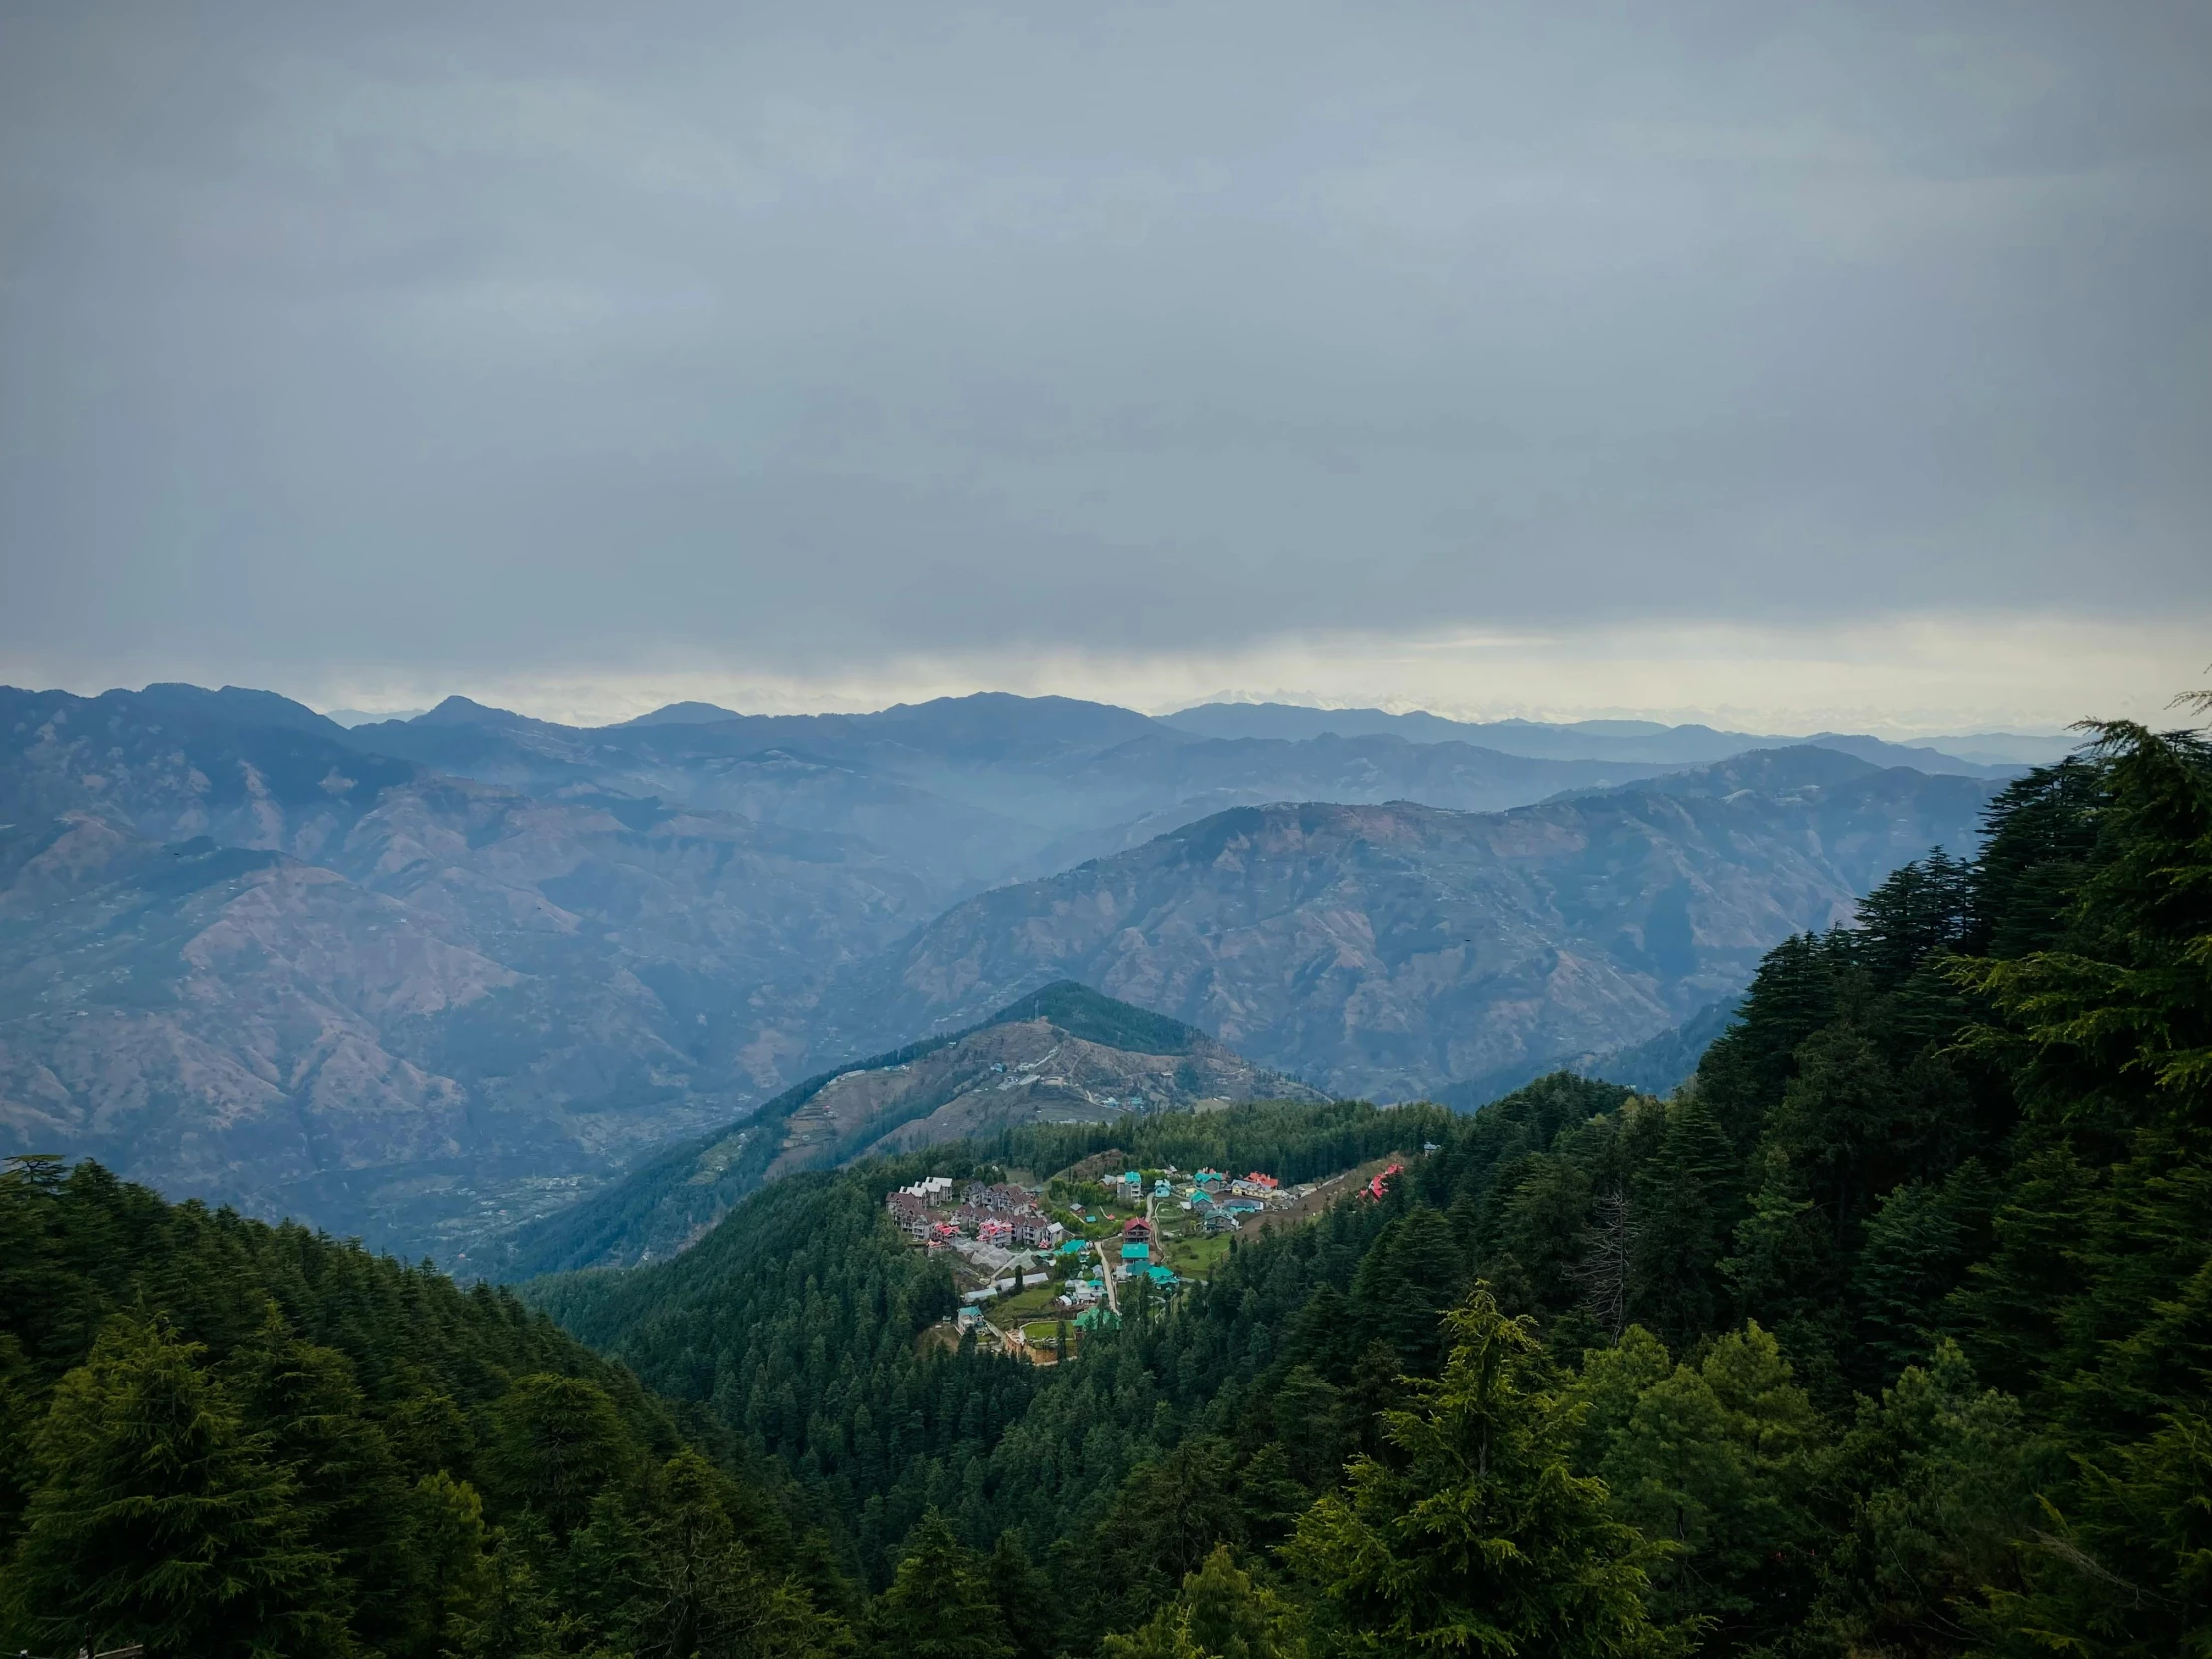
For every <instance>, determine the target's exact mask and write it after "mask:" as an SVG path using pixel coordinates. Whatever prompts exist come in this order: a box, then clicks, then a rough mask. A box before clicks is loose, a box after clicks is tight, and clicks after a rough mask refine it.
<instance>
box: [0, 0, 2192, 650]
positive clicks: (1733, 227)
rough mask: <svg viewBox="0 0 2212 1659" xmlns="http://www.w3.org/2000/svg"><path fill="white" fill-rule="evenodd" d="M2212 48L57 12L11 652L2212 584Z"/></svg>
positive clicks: (1647, 31) (1787, 30) (1429, 618)
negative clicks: (2209, 95) (2208, 459)
mask: <svg viewBox="0 0 2212 1659" xmlns="http://www.w3.org/2000/svg"><path fill="white" fill-rule="evenodd" d="M2208 46H2212V14H2208V13H2207V12H2206V10H2205V8H2203V7H2201V6H2196V5H2182V4H2177V5H2172V6H2161V5H2150V4H2131V5H2123V6H2119V7H2110V8H2103V7H2100V8H2082V7H2079V6H2071V5H2048V6H2022V5H2007V4H1989V5H1963V4H1934V5H1913V6H1907V5H1897V6H1886V5H1865V6H1858V7H1853V8H1849V9H1848V10H1847V9H1842V8H1834V7H1826V6H1818V7H1816V6H1803V7H1788V6H1777V5H1772V4H1757V5H1754V4H1737V3H1734V0H1711V3H1703V0H1689V3H1678V4H1672V5H1657V6H1651V7H1639V8H1617V7H1607V8H1595V7H1591V8H1562V7H1558V6H1552V5H1534V4H1531V5H1526V6H1513V5H1499V6H1483V7H1460V8H1450V7H1444V6H1438V5H1411V4H1362V5H1358V6H1352V5H1346V6H1321V5H1304V4H1296V3H1283V0H1275V3H1270V4H1260V3H1257V0H1253V3H1248V4H1237V5H1175V6H1165V5H1163V6H1109V7H1094V8H1087V9H1086V8H1076V7H1063V8H1049V7H1037V6H1026V7H1014V6H1004V7H997V8H986V7H961V6H942V7H937V6H931V7H914V6H903V5H843V6H840V5H835V4H818V5H809V6H787V7H780V8H749V7H733V6H728V5H712V6H710V5H698V6H690V5H659V6H652V7H621V8H615V7H607V6H604V5H594V6H588V7H587V6H580V5H564V4H539V5H531V6H521V5H514V6H501V7H460V8H456V7H451V6H421V7H410V6H404V5H385V6H378V7H372V8H370V7H355V8H339V7H300V6H277V5H271V6H260V5H245V4H238V3H235V0H233V3H225V0H216V3H211V4H204V5H198V6H194V7H190V8H179V7H176V6H173V5H143V6H132V5H103V6H99V7H83V6H74V7H34V6H31V5H21V4H19V5H17V6H14V7H12V8H10V9H9V10H8V11H7V12H6V13H5V14H4V20H0V571H4V574H5V577H6V586H7V590H8V593H9V596H10V601H9V603H8V604H6V605H5V606H0V653H5V654H7V655H8V656H11V657H13V658H15V659H17V660H18V661H23V662H36V663H37V664H39V665H40V666H42V667H44V666H49V665H53V664H56V663H59V664H62V665H63V666H64V667H65V668H66V667H67V665H68V664H70V663H71V662H81V663H84V664H86V665H88V666H87V667H86V669H85V670H84V672H86V673H94V672H98V671H99V669H100V668H102V667H104V666H105V665H108V664H111V663H115V662H119V661H123V660H126V659H130V658H133V657H136V658H138V659H141V660H145V661H148V662H154V661H156V660H157V659H161V658H163V654H164V653H165V652H166V653H172V654H173V653H174V652H175V651H176V650H177V648H178V642H179V641H181V640H189V641H193V642H196V649H197V650H198V651H199V654H200V657H201V659H202V660H206V659H207V658H208V657H210V656H220V657H224V658H226V660H235V661H236V662H237V663H238V664H239V667H238V668H237V669H236V670H235V671H234V672H231V673H230V674H229V677H232V678H252V677H254V676H255V675H257V674H258V675H260V676H261V677H263V678H268V679H275V678H279V677H281V676H282V675H283V674H285V673H297V672H303V671H304V670H305V669H306V667H308V666H309V665H314V664H323V663H330V662H339V663H345V664H354V665H369V666H373V665H377V664H394V663H397V664H436V663H450V662H468V663H473V664H477V665H484V666H489V667H493V668H498V669H501V670H504V671H513V672H528V671H532V670H543V669H547V668H550V667H553V666H556V665H574V664H584V665H587V666H588V665H590V664H594V663H598V664H606V665H626V664H636V663H638V662H640V661H650V660H652V659H654V657H655V656H656V655H657V654H664V653H678V654H682V655H684V656H685V657H686V658H687V660H693V661H702V660H729V661H738V662H744V663H748V664H755V665H766V666H767V667H769V668H772V669H774V670H776V671H778V672H792V673H805V672H809V671H816V670H821V671H830V670H836V669H841V668H845V667H848V666H849V665H850V664H852V663H853V662H854V661H856V660H862V659H866V658H868V657H871V656H875V655H878V654H881V653H883V652H885V651H897V650H902V649H925V650H928V651H930V652H934V653H938V654H940V655H943V654H951V655H957V654H958V653H960V652H961V651H963V650H974V651H977V652H984V651H1000V650H1003V649H1004V648H1005V646H1006V645H1007V643H1008V642H1009V641H1010V640H1012V641H1030V642H1034V643H1035V644H1036V645H1037V646H1038V647H1039V649H1060V648H1067V649H1074V650H1092V651H1109V652H1134V653H1142V652H1146V651H1154V652H1168V653H1173V652H1203V651H1209V650H1219V649H1233V648H1238V647H1240V646H1243V645H1246V644H1249V643H1251V642H1254V641H1259V640H1264V639H1267V638H1269V637H1272V636H1277V635H1281V634H1284V633H1287V632H1288V633H1308V634H1312V633H1316V632H1326V631H1328V630H1331V629H1352V630H1361V631H1364V632H1365V633H1367V634H1370V635H1382V636H1387V635H1390V634H1393V633H1415V632H1419V631H1422V630H1433V629H1435V628H1437V627H1439V626H1454V627H1457V626H1464V627H1513V626H1531V627H1533V626H1544V627H1553V628H1556V627H1558V626H1561V625H1563V624H1571V623H1575V622H1578V621H1587V622H1591V623H1617V622H1619V621H1621V620H1622V619H1626V618H1636V617H1653V618H1671V619H1683V620H1690V621H1715V620H1717V621H1740V622H1750V623H1771V624H1774V625H1778V626H1795V625H1801V624H1804V623H1807V622H1809V621H1813V620H1817V619H1822V618H1835V617H1845V618H1849V617H1868V616H1880V615H1883V614H1887V613H1892V612H1907V611H1910V612H1936V613H1944V612H1951V613H1967V614H1971V613H1979V612H1987V611H2014V612H2017V611H2060V612H2085V613H2092V614H2095V615H2099V616H2102V617H2105V618H2108V619H2116V620H2121V621H2124V620H2126V619H2127V618H2130V617H2145V618H2148V617H2151V616H2163V617H2169V618H2170V617H2171V616H2173V615H2175V614H2177V613H2182V614H2201V613H2203V612H2204V611H2206V610H2207V608H2208V607H2212V557H2208V556H2207V550H2206V529H2207V526H2208V524H2212V468H2208V467H2207V466H2206V465H2205V462H2204V457H2205V453H2206V451H2207V448H2208V442H2207V439H2208V433H2212V424H2208V418H2207V417H2208V414H2212V406H2208V405H2212V323H2208V316H2207V311H2208V307H2207V302H2206V296H2207V295H2208V294H2212V258H2208V254H2212V236H2208V230H2212V226H2208V219H2212V167H2208V161H2212V101H2208V100H2207V99H2206V98H2205V96H2204V94H2203V87H2204V85H2205V84H2206V74H2207V71H2208V69H2212V51H2208V50H2207V48H2208ZM95 665H97V666H95Z"/></svg>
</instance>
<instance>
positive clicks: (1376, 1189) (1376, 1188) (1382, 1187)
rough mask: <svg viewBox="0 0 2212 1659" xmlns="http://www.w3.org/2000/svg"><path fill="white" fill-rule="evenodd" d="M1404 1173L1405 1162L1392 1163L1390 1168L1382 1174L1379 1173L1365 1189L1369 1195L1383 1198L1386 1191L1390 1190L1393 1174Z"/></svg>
mask: <svg viewBox="0 0 2212 1659" xmlns="http://www.w3.org/2000/svg"><path fill="white" fill-rule="evenodd" d="M1404 1173H1405V1166H1404V1165H1403V1164H1392V1165H1391V1166H1390V1167H1389V1168H1388V1169H1386V1170H1383V1172H1382V1173H1381V1174H1379V1175H1377V1176H1376V1178H1375V1179H1374V1180H1372V1181H1370V1182H1369V1183H1368V1184H1367V1187H1366V1189H1365V1190H1366V1192H1367V1195H1368V1197H1370V1198H1378V1199H1379V1198H1381V1197H1382V1196H1383V1194H1384V1193H1386V1192H1388V1191H1389V1190H1390V1177H1391V1176H1393V1175H1402V1174H1404Z"/></svg>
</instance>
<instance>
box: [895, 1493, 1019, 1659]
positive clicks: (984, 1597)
mask: <svg viewBox="0 0 2212 1659" xmlns="http://www.w3.org/2000/svg"><path fill="white" fill-rule="evenodd" d="M869 1624H870V1628H871V1631H872V1633H873V1638H874V1648H875V1651H876V1652H877V1653H880V1654H883V1655H886V1656H889V1655H903V1656H905V1659H1013V1654H1014V1643H1013V1639H1012V1637H1011V1636H1009V1635H1008V1634H1007V1630H1006V1621H1005V1619H1004V1617H1003V1616H1002V1615H1001V1614H1000V1613H999V1610H998V1604H997V1603H996V1602H995V1601H993V1600H992V1598H991V1587H990V1582H989V1578H988V1576H987V1574H986V1572H985V1570H984V1567H983V1563H982V1562H981V1561H980V1560H979V1559H978V1558H977V1557H976V1554H975V1552H974V1551H973V1550H971V1549H968V1548H966V1547H964V1546H963V1545H962V1544H961V1543H960V1541H959V1539H957V1538H955V1537H954V1536H953V1535H952V1528H951V1527H950V1526H949V1525H947V1524H946V1522H945V1518H944V1516H943V1515H942V1514H940V1513H939V1512H938V1511H936V1510H935V1509H931V1510H930V1511H929V1512H928V1513H927V1514H925V1515H923V1516H922V1518H921V1520H920V1521H919V1522H918V1523H917V1524H916V1525H915V1527H914V1530H913V1532H912V1534H911V1535H910V1536H909V1537H908V1538H907V1540H906V1553H905V1557H904V1558H903V1559H902V1560H901V1561H900V1562H899V1563H898V1572H897V1574H896V1576H894V1577H893V1578H892V1580H891V1585H890V1588H889V1589H887V1590H885V1591H884V1592H883V1594H882V1595H881V1596H879V1597H878V1598H877V1599H876V1603H875V1607H874V1609H873V1611H872V1613H871V1614H870V1617H869Z"/></svg>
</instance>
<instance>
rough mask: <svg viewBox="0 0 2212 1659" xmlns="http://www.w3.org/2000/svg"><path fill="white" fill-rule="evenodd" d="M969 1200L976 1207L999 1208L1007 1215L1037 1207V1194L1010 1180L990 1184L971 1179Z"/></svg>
mask: <svg viewBox="0 0 2212 1659" xmlns="http://www.w3.org/2000/svg"><path fill="white" fill-rule="evenodd" d="M967 1201H968V1204H969V1206H970V1207H971V1208H974V1209H978V1210H997V1211H1000V1212H1002V1213H1003V1214H1006V1215H1015V1214H1018V1213H1019V1212H1021V1211H1023V1210H1031V1209H1034V1208H1036V1203H1037V1196H1036V1194H1034V1193H1032V1192H1030V1191H1028V1190H1027V1189H1026V1188H1022V1187H1017V1186H1015V1185H1014V1184H1013V1183H1012V1182H1009V1181H994V1182H992V1183H991V1184H990V1185H989V1186H985V1185H984V1184H983V1183H982V1182H980V1181H970V1182H969V1183H968V1188H967Z"/></svg>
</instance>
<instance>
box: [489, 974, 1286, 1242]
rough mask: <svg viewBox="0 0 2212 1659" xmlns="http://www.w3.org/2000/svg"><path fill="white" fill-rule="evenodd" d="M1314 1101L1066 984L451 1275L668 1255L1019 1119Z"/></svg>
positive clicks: (900, 1054)
mask: <svg viewBox="0 0 2212 1659" xmlns="http://www.w3.org/2000/svg"><path fill="white" fill-rule="evenodd" d="M1323 1098H1324V1097H1323V1096H1322V1095H1320V1094H1319V1093H1317V1092H1316V1091H1315V1090H1313V1089H1309V1088H1307V1087H1306V1086H1305V1085H1303V1084H1300V1083H1296V1082H1293V1081H1291V1080H1290V1079H1289V1078H1286V1077H1281V1076H1278V1075H1276V1074H1275V1073H1273V1072H1268V1071H1264V1070H1262V1069H1261V1068H1259V1067H1257V1066H1255V1065H1253V1064H1251V1063H1250V1062H1249V1061H1247V1060H1244V1059H1242V1058H1241V1057H1239V1056H1238V1055H1237V1054H1235V1053H1233V1052H1231V1051H1230V1050H1229V1049H1227V1048H1225V1047H1223V1046H1222V1045H1221V1044H1220V1043H1218V1042H1216V1041H1215V1040H1214V1039H1213V1038H1211V1037H1209V1036H1208V1035H1207V1034H1206V1033H1205V1032H1203V1031H1200V1030H1197V1029H1196V1028H1194V1027H1192V1026H1188V1025H1185V1024H1183V1023H1181V1022H1180V1021H1177V1020H1172V1019H1168V1018H1165V1017H1164V1016H1162V1015H1160V1014H1156V1013H1152V1012H1150V1011H1149V1010H1147V1009H1143V1008H1136V1007H1132V1006H1131V1005H1130V1004H1128V1003H1126V1002H1117V1001H1115V1000H1114V999H1113V998H1112V997H1107V996H1101V995H1099V994H1098V993H1097V992H1096V991H1093V990H1090V989H1089V988H1088V987H1086V986H1083V985H1079V984H1076V983H1074V982H1073V981H1071V980H1062V981H1060V982H1058V983H1056V984H1051V985H1046V986H1043V987H1041V988H1040V989H1038V990H1037V991H1034V992H1031V993H1030V994H1028V995H1026V996H1023V997H1021V998H1020V999H1019V1000H1017V1001H1015V1002H1013V1003H1012V1004H1010V1005H1008V1006H1007V1007H1004V1008H1001V1009H1000V1010H999V1011H998V1012H997V1013H996V1014H994V1015H992V1016H991V1017H990V1018H989V1019H986V1020H984V1021H983V1022H982V1023H980V1024H978V1025H975V1026H971V1027H969V1028H968V1029H967V1030H964V1031H960V1032H957V1033H954V1034H953V1035H950V1036H946V1037H940V1038H937V1039H935V1040H934V1041H930V1042H923V1043H916V1044H911V1045H909V1046H907V1047H904V1048H898V1049H893V1050H891V1051H890V1052H888V1053H884V1054H877V1055H874V1056H872V1057H870V1058H868V1059H865V1060H861V1061H857V1062H855V1063H854V1064H852V1065H849V1066H842V1067H838V1068H835V1069H833V1070H830V1071H827V1072H824V1073H823V1074H822V1075H821V1076H819V1077H811V1078H809V1079H808V1080H807V1081H806V1082H804V1083H802V1084H800V1085H799V1086H798V1087H796V1088H793V1089H790V1090H787V1091H786V1092H785V1093H783V1094H781V1095H779V1096H777V1097H776V1099H774V1100H772V1101H770V1102H768V1103H767V1104H766V1105H765V1106H763V1107H762V1108H761V1109H760V1110H759V1112H757V1113H755V1114H752V1115H750V1116H748V1117H747V1118H746V1119H745V1120H744V1121H742V1122H739V1123H732V1124H730V1125H728V1126H727V1127H726V1128H725V1129H724V1130H722V1131H721V1132H720V1133H719V1134H715V1135H710V1136H707V1137H706V1138H705V1139H703V1140H699V1141H693V1142H689V1143H686V1144H685V1145H682V1146H679V1147H676V1148H674V1149H672V1150H671V1151H669V1152H667V1153H665V1154H663V1155H662V1156H661V1157H658V1158H656V1159H654V1160H652V1161H651V1162H650V1163H648V1164H646V1165H645V1166H644V1167H643V1168H641V1169H639V1170H637V1171H636V1172H634V1173H633V1174H631V1175H630V1176H628V1177H627V1178H625V1179H624V1180H623V1181H621V1182H620V1183H618V1184H617V1185H616V1186H614V1187H613V1188H611V1189H609V1190H608V1191H606V1192H604V1193H601V1194H599V1195H597V1196H595V1197H593V1198H590V1199H587V1200H585V1201H584V1202H583V1203H580V1204H578V1205H576V1206H574V1207H573V1208H571V1209H567V1210H563V1211H560V1212H559V1213H557V1214H554V1215H551V1216H548V1217H546V1218H544V1219H542V1220H539V1221H536V1222H532V1223H530V1224H527V1225H525V1226H523V1227H521V1228H519V1229H517V1230H516V1232H515V1233H514V1234H512V1235H510V1236H509V1237H507V1238H504V1239H499V1240H495V1241H492V1243H491V1244H490V1245H489V1246H488V1247H487V1248H486V1249H483V1250H480V1251H478V1252H476V1253H475V1254H474V1256H473V1257H471V1258H468V1259H464V1260H463V1262H462V1263H461V1265H462V1266H463V1267H467V1268H473V1269H477V1270H479V1271H483V1272H487V1273H491V1274H495V1275H497V1276H499V1277H502V1278H509V1279H526V1278H530V1277H533V1276H535V1275H537V1274H541V1273H556V1272H563V1271H566V1270H568V1269H572V1268H586V1267H629V1266H632V1265H634V1264H636V1263H638V1262H642V1261H652V1260H657V1259H664V1258H666V1257H669V1256H673V1255H675V1254H676V1253H677V1252H678V1251H680V1250H681V1249H683V1248H684V1246H686V1245H687V1244H689V1243H690V1242H691V1241H692V1240H693V1239H695V1238H697V1237H699V1235H700V1234H701V1233H703V1232H705V1231H706V1230H707V1229H708V1228H709V1227H712V1226H713V1225H714V1224H715V1222H717V1221H719V1220H720V1219H721V1218H722V1216H723V1215H724V1214H725V1213H726V1212H727V1211H728V1210H729V1208H730V1207H731V1206H732V1205H733V1204H735V1203H736V1202H737V1201H738V1200H739V1199H741V1198H743V1197H744V1196H745V1195H746V1194H747V1193H749V1192H751V1191H753V1190H754V1189H755V1188H756V1187H759V1186H761V1185H763V1184H764V1183H766V1182H768V1181H772V1180H775V1179H777V1178H779V1177H781V1176H784V1175H790V1174H795V1173H797V1172H799V1171H801V1170H809V1169H827V1168H830V1167H831V1166H832V1165H836V1164H845V1163H850V1162H852V1161H853V1160H855V1159H857V1158H864V1157H868V1156H871V1155H876V1154H881V1153H886V1152H907V1151H912V1150H914V1149H916V1148H918V1147H924V1146H934V1145H938V1144H940V1143H942V1142H945V1141H954V1140H960V1139H963V1138H967V1137H971V1136H972V1137H987V1136H989V1135H991V1134H994V1133H996V1132H997V1131H999V1130H1001V1129H1007V1128H1013V1127H1016V1126H1018V1125H1023V1124H1030V1123H1096V1122H1110V1121H1112V1120H1114V1119H1116V1118H1119V1117H1122V1116H1125V1115H1129V1114H1137V1115H1145V1114H1149V1113H1152V1112H1162V1111H1173V1110H1188V1109H1189V1108H1191V1107H1194V1106H1200V1105H1203V1104H1205V1103H1206V1102H1208V1101H1221V1102H1224V1103H1229V1102H1236V1101H1247V1100H1303V1101H1319V1100H1321V1099H1323Z"/></svg>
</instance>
